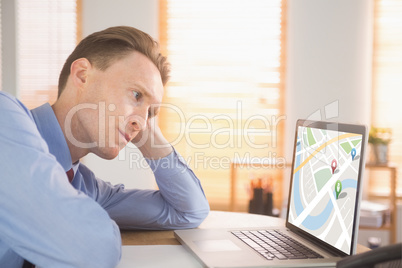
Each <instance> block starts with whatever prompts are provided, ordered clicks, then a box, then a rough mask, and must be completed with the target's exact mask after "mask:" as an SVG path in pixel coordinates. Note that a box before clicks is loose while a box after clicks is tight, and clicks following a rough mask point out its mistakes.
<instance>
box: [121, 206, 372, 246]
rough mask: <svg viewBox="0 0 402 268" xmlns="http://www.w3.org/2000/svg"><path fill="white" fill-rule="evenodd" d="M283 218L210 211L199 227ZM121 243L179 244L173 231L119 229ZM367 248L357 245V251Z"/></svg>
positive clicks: (258, 224)
mask: <svg viewBox="0 0 402 268" xmlns="http://www.w3.org/2000/svg"><path fill="white" fill-rule="evenodd" d="M284 224H285V221H284V219H279V218H275V217H268V216H262V215H256V214H247V213H237V212H223V211H211V212H210V213H209V215H208V217H207V218H206V219H205V221H204V222H203V223H202V224H201V225H200V226H199V227H198V228H200V229H219V228H266V227H267V226H284ZM121 236H122V243H123V245H180V243H179V241H177V239H176V238H175V237H174V234H173V231H121ZM367 250H369V249H368V248H367V247H364V246H362V245H357V253H362V252H365V251H367Z"/></svg>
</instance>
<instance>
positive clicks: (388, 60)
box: [372, 0, 402, 196]
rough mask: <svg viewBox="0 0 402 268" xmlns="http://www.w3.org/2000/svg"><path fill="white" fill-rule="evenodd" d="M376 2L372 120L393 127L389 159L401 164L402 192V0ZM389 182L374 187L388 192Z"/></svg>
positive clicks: (401, 188) (401, 192)
mask: <svg viewBox="0 0 402 268" xmlns="http://www.w3.org/2000/svg"><path fill="white" fill-rule="evenodd" d="M374 3H375V6H374V49H373V95H372V96H373V98H372V99H373V100H372V106H373V109H372V111H373V112H372V124H373V125H374V126H376V127H385V128H391V129H392V141H391V143H390V145H389V160H390V161H391V162H394V163H395V164H396V165H397V166H398V173H399V174H398V178H399V179H398V182H397V194H398V196H402V113H401V112H400V110H399V109H400V102H401V100H402V75H401V74H402V17H401V14H402V1H399V0H375V2H374ZM379 176H380V175H379ZM382 178H383V177H382ZM388 186H389V183H388V180H384V179H381V181H379V182H378V185H376V186H375V187H374V188H375V189H376V190H377V191H383V192H384V194H385V193H386V192H387V191H388V189H389V188H388Z"/></svg>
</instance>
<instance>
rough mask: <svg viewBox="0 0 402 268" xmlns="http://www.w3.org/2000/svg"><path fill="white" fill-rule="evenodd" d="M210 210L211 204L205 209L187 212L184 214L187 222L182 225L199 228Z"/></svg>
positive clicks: (186, 227)
mask: <svg viewBox="0 0 402 268" xmlns="http://www.w3.org/2000/svg"><path fill="white" fill-rule="evenodd" d="M209 211H210V208H209V205H208V207H206V208H205V209H203V210H200V211H197V212H195V213H191V214H187V215H185V216H184V218H185V220H186V221H185V222H186V223H185V224H184V225H183V226H180V227H181V228H182V229H190V228H197V227H198V226H200V224H201V223H202V222H203V221H204V220H205V218H206V217H207V216H208V214H209Z"/></svg>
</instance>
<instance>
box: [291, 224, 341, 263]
mask: <svg viewBox="0 0 402 268" xmlns="http://www.w3.org/2000/svg"><path fill="white" fill-rule="evenodd" d="M292 232H294V233H296V234H297V235H299V236H301V237H302V238H303V239H306V240H308V241H309V242H311V243H312V244H314V245H318V246H320V247H322V248H324V250H325V251H326V252H328V253H329V254H331V255H332V256H333V257H345V256H348V255H347V254H345V253H340V252H338V251H336V250H334V249H333V248H331V247H330V246H328V245H326V244H325V243H323V242H319V241H317V240H314V239H312V238H310V237H309V236H308V235H306V234H304V233H303V232H301V231H299V230H292ZM317 242H318V244H317Z"/></svg>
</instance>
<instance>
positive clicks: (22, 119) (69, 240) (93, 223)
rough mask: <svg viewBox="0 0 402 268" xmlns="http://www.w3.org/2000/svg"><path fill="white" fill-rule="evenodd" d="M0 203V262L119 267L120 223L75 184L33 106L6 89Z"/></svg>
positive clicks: (0, 98) (1, 103) (0, 126)
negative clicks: (38, 122)
mask: <svg viewBox="0 0 402 268" xmlns="http://www.w3.org/2000/svg"><path fill="white" fill-rule="evenodd" d="M0 204H1V205H0V264H1V263H6V264H7V265H6V266H7V267H10V266H9V265H11V267H14V265H13V264H10V262H14V263H21V262H22V261H21V259H22V258H24V259H27V260H29V261H30V262H31V263H33V264H35V265H36V266H37V267H114V266H115V265H117V263H118V262H119V260H120V256H121V237H120V232H119V229H118V227H117V225H116V223H115V222H114V221H112V220H111V219H110V217H109V216H108V214H107V213H106V211H105V210H104V209H102V208H101V206H99V204H97V203H96V202H95V201H94V200H92V199H91V198H89V197H88V196H87V195H85V194H83V193H81V192H79V191H77V190H75V189H74V188H73V187H72V186H71V185H70V184H69V182H68V180H67V176H66V173H65V172H64V170H63V168H62V167H61V165H60V164H59V163H58V162H57V160H56V159H55V157H54V156H53V155H51V154H50V153H49V150H48V147H47V144H46V142H45V141H44V140H43V139H42V137H41V136H40V134H39V131H38V130H37V128H36V125H35V123H34V121H33V118H32V115H31V113H30V112H29V110H27V109H26V108H25V107H24V106H23V105H22V104H21V103H19V102H18V101H17V100H16V99H15V98H13V97H11V96H8V95H6V94H0ZM11 251H12V252H15V255H13V254H10V252H11ZM4 252H6V253H7V254H3V255H2V253H4ZM9 261H10V262H9ZM0 266H2V265H0Z"/></svg>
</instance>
